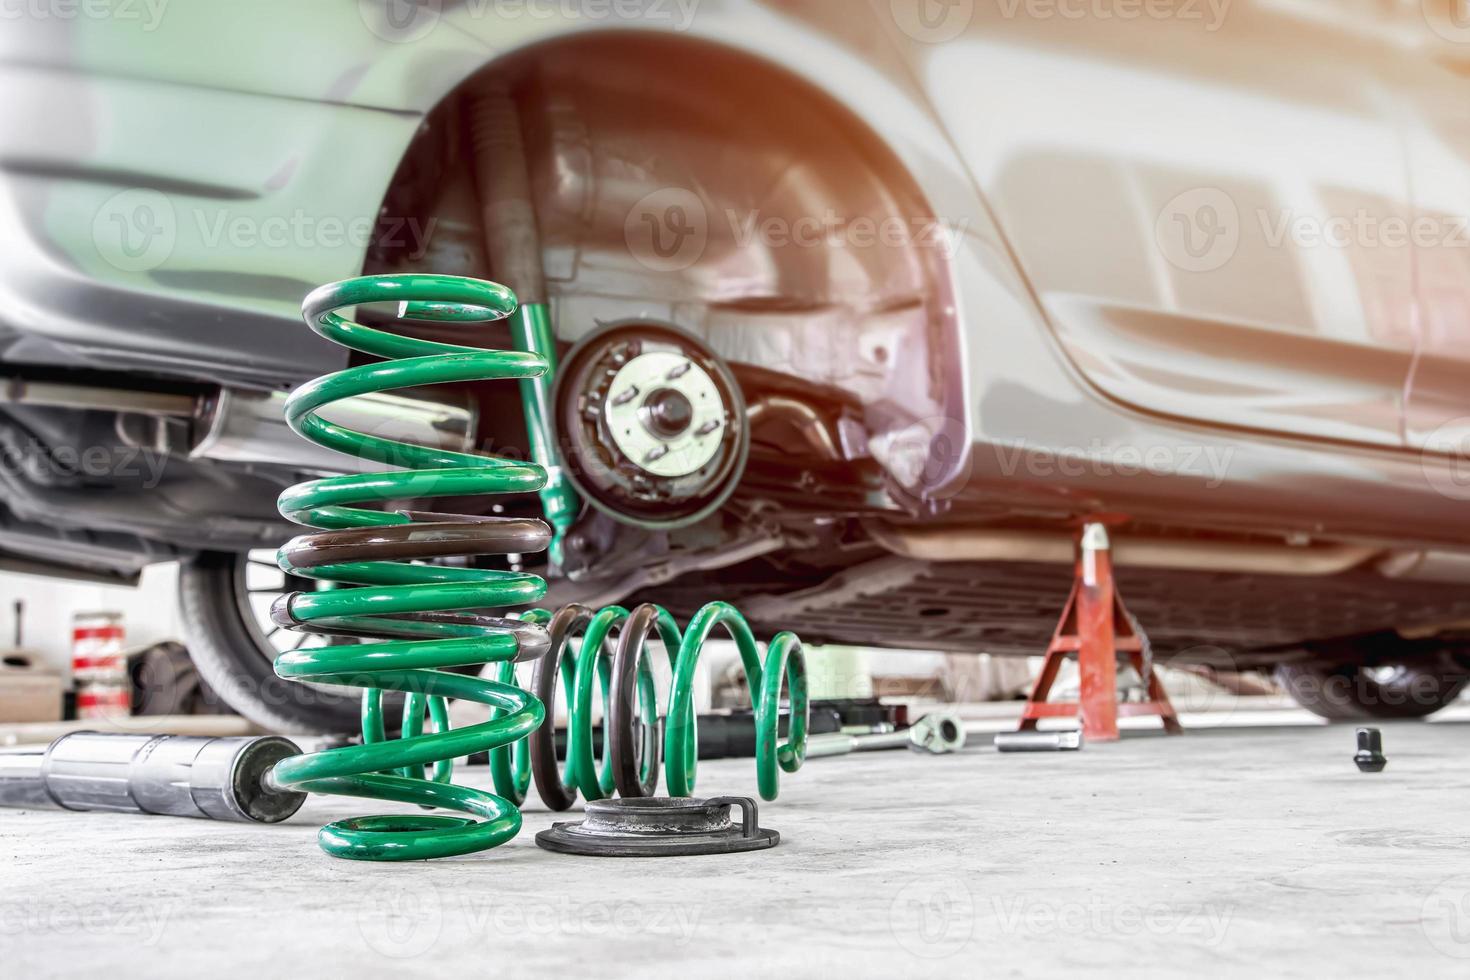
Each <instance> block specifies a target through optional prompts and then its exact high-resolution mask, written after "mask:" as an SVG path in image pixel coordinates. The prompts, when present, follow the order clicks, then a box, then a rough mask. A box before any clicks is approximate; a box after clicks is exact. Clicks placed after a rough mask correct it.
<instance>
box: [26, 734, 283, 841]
mask: <svg viewBox="0 0 1470 980" xmlns="http://www.w3.org/2000/svg"><path fill="white" fill-rule="evenodd" d="M300 753H301V750H300V749H299V748H297V747H296V744H295V743H294V742H292V741H290V740H288V739H284V738H280V737H278V736H275V735H265V736H257V737H251V738H201V737H197V736H192V735H133V734H127V733H121V732H72V733H70V734H67V735H62V736H61V737H60V738H58V739H56V740H55V741H54V742H52V743H51V744H50V745H47V746H44V747H42V746H36V747H35V748H34V749H33V750H27V751H21V752H3V753H0V806H18V807H27V808H29V807H46V808H50V807H59V808H61V809H63V810H110V811H113V812H116V813H161V814H167V815H168V816H173V817H202V818H205V819H209V820H238V821H242V822H246V823H278V822H279V821H282V820H285V819H286V818H287V817H289V816H291V814H293V813H295V812H296V811H297V810H299V809H300V808H301V804H302V802H304V801H305V799H306V794H305V793H299V792H296V791H294V790H290V789H282V788H280V787H278V786H275V785H273V784H272V783H271V781H270V780H269V778H268V775H269V773H270V771H271V767H272V766H274V765H275V764H276V763H277V762H280V761H281V760H282V759H286V758H289V757H291V756H294V755H299V754H300Z"/></svg>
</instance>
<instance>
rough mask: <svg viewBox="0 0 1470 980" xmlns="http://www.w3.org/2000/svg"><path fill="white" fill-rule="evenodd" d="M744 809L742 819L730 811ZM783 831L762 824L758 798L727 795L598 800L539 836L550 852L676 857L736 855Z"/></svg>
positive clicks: (775, 840) (769, 841)
mask: <svg viewBox="0 0 1470 980" xmlns="http://www.w3.org/2000/svg"><path fill="white" fill-rule="evenodd" d="M734 807H738V808H739V809H740V822H739V823H738V824H737V823H734V822H733V821H732V820H731V819H730V810H731V809H732V808H734ZM780 840H781V835H780V834H778V833H776V831H774V830H766V829H763V828H762V827H761V826H760V822H759V811H758V810H757V808H756V802H755V800H752V799H750V798H749V797H745V796H721V797H717V798H714V799H708V800H696V799H691V798H689V797H680V798H668V797H638V798H634V799H624V800H594V801H592V802H591V803H588V804H587V815H586V818H585V819H583V820H579V821H576V822H572V823H559V824H556V825H554V826H553V827H552V828H551V829H550V830H543V831H541V833H539V834H537V835H536V843H537V844H539V845H540V846H541V847H543V848H545V849H546V850H548V851H557V852H559V853H562V854H585V855H591V856H595V857H674V856H679V855H690V854H732V853H735V852H738V851H757V850H761V849H763V848H767V847H775V846H776V844H777V843H779V842H780Z"/></svg>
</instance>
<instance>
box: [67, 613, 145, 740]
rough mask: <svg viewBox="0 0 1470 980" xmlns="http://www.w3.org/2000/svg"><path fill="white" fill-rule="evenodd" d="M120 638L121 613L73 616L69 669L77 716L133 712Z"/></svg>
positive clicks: (124, 714)
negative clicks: (74, 686) (74, 688)
mask: <svg viewBox="0 0 1470 980" xmlns="http://www.w3.org/2000/svg"><path fill="white" fill-rule="evenodd" d="M123 639H124V631H123V617H122V613H116V612H85V613H77V614H76V615H75V616H74V617H73V618H72V629H71V672H72V679H73V680H75V681H76V685H77V717H78V718H114V717H118V716H123V717H126V716H127V715H128V714H130V713H131V712H132V701H133V695H132V685H131V684H130V682H129V680H128V662H127V657H126V656H124V654H123Z"/></svg>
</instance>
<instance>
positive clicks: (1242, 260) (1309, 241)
mask: <svg viewBox="0 0 1470 980" xmlns="http://www.w3.org/2000/svg"><path fill="white" fill-rule="evenodd" d="M57 9H58V10H59V8H57ZM87 9H91V8H87ZM99 9H103V14H102V15H97V14H96V13H95V12H94V14H91V15H89V14H87V13H83V12H80V10H81V8H79V9H78V11H74V12H73V15H72V16H62V15H60V14H59V13H57V11H55V10H53V11H51V12H50V13H47V12H41V13H39V14H38V13H35V12H31V13H27V14H23V15H22V16H20V18H19V19H18V20H15V22H14V23H13V24H12V25H11V26H9V27H7V29H6V30H5V31H4V32H3V34H0V82H3V85H4V89H5V91H6V92H7V98H6V100H5V101H4V104H3V106H0V244H3V249H0V251H3V254H4V255H5V256H6V260H5V263H4V266H3V268H0V344H3V352H4V353H3V359H4V361H5V364H6V368H5V370H6V374H7V375H8V376H10V377H11V378H12V381H11V391H12V397H11V404H9V405H8V406H6V407H5V414H6V417H7V418H8V419H9V420H10V422H9V423H8V425H7V431H8V432H9V436H8V437H7V438H8V439H9V440H10V442H11V443H12V444H16V443H19V444H20V445H21V446H22V448H21V449H14V448H12V451H13V452H17V453H20V455H21V456H22V457H23V459H24V460H26V461H28V462H27V463H26V465H22V466H18V467H7V468H6V471H7V473H6V476H5V484H6V486H5V489H6V505H7V508H8V511H9V513H8V516H7V518H6V526H5V529H4V532H3V536H0V540H3V544H4V546H5V548H6V549H7V551H9V552H10V553H11V554H12V555H13V556H15V558H16V559H17V560H22V559H23V560H24V561H26V562H28V563H30V565H31V566H32V567H39V566H40V565H42V564H51V565H59V566H64V567H69V568H78V569H81V568H85V569H88V570H90V571H91V572H93V573H100V574H127V573H129V572H130V571H132V570H135V569H136V567H138V565H140V564H142V563H145V562H147V561H152V560H162V559H167V558H179V557H182V558H185V559H187V558H189V557H191V556H192V555H195V554H197V553H199V552H201V551H210V552H222V551H225V552H243V551H245V550H247V549H249V548H256V547H265V546H269V545H271V544H274V543H276V542H277V541H279V540H280V539H281V537H282V536H283V535H285V534H288V533H289V527H288V526H286V525H284V523H283V522H281V521H280V519H279V518H278V517H277V516H276V515H275V513H274V509H273V501H274V497H275V495H276V493H277V492H279V490H280V489H281V487H283V486H284V485H286V484H287V483H289V482H292V480H294V479H295V478H296V477H297V475H298V474H299V472H300V471H301V470H302V469H310V468H311V467H310V466H307V465H306V464H304V463H303V464H300V465H293V464H292V463H291V461H289V460H286V459H285V458H284V457H283V456H281V455H279V454H280V453H284V452H286V450H285V449H283V448H281V447H282V446H284V443H283V442H281V441H280V440H281V439H282V438H284V436H283V435H282V432H275V433H270V432H267V431H266V430H267V429H269V423H268V421H267V420H266V415H267V414H268V411H269V409H270V407H271V406H272V405H274V404H276V403H275V402H274V401H272V399H275V398H278V397H279V394H280V393H281V392H284V391H285V390H287V389H289V388H291V387H293V386H295V385H298V384H300V383H301V382H303V381H305V380H307V379H309V378H311V377H314V376H317V375H320V374H323V373H326V372H329V371H332V370H335V369H338V368H340V367H342V366H344V365H345V364H347V363H348V354H347V352H346V351H344V350H341V349H339V348H336V347H333V346H331V345H328V344H327V343H325V342H324V341H322V340H320V339H319V338H318V337H316V336H315V335H313V334H311V333H309V332H308V331H306V330H305V329H304V328H303V326H302V324H301V321H300V318H299V307H300V303H301V299H302V297H303V295H305V294H306V293H307V292H308V291H309V290H310V289H312V288H313V287H315V286H317V285H319V284H321V283H325V282H330V281H335V280H340V279H344V278H347V277H350V276H354V275H357V274H359V273H362V272H364V271H366V272H398V271H409V270H418V271H437V272H446V273H455V274H468V275H481V276H484V277H487V278H493V277H494V270H491V269H488V268H487V262H486V259H485V257H484V252H483V245H482V240H481V236H480V233H479V227H478V226H479V222H480V214H479V208H478V207H477V205H476V202H475V196H474V193H475V191H474V182H473V179H472V176H471V174H470V173H469V171H468V168H467V165H466V164H465V162H464V160H465V157H466V155H467V152H468V151H467V150H466V148H465V140H466V139H467V137H466V135H465V134H466V132H467V130H466V127H465V123H464V122H463V118H462V117H463V114H464V113H465V112H466V111H468V110H467V109H466V101H465V100H466V99H467V98H468V94H467V93H471V92H472V90H474V89H475V87H476V86H477V85H480V84H481V83H482V81H483V80H484V79H486V78H488V77H493V78H496V79H500V80H501V83H502V84H509V85H510V86H511V88H512V89H513V91H514V93H515V99H516V102H517V104H518V105H519V107H520V112H521V116H522V120H523V123H524V128H525V133H526V146H527V149H526V154H527V160H528V166H529V170H530V174H531V178H532V185H533V191H534V200H535V216H536V220H537V222H538V224H539V231H540V236H541V240H542V249H541V253H542V254H541V261H542V263H543V264H544V268H545V274H546V279H547V282H548V292H549V302H550V307H551V310H552V319H553V321H554V323H555V325H556V332H557V337H558V340H559V341H560V342H561V344H562V345H563V347H566V346H569V345H574V344H576V343H577V342H578V341H580V340H582V339H583V338H584V337H586V336H588V335H591V334H593V333H595V332H596V330H597V329H598V328H599V326H600V325H601V324H606V323H608V322H620V323H627V322H632V323H638V322H648V323H656V324H664V325H669V326H672V327H676V328H678V329H680V330H683V331H687V332H688V333H690V334H692V335H695V336H697V337H698V338H700V340H701V341H702V342H703V343H705V344H707V345H708V347H709V348H710V349H712V350H713V351H714V352H716V353H717V354H718V355H719V356H720V357H722V358H723V359H725V360H726V361H728V362H729V363H730V364H731V365H733V367H734V370H735V373H736V374H737V375H738V376H739V378H740V382H741V385H742V387H743V388H744V389H745V399H746V401H747V402H749V403H750V404H751V405H752V406H754V405H757V404H760V405H762V406H764V408H765V409H766V412H767V414H766V421H765V422H756V423H755V424H754V427H755V439H754V444H753V448H752V453H751V459H750V464H749V467H748V469H747V471H746V475H745V479H744V480H743V481H742V483H741V485H740V486H739V488H737V489H736V491H735V493H734V496H733V497H732V498H730V502H729V503H728V504H727V506H726V507H725V508H724V509H723V512H722V513H721V514H719V515H716V516H715V517H713V518H710V519H709V520H706V521H704V522H702V523H701V524H699V525H696V526H694V527H686V528H682V529H674V530H666V529H649V528H646V527H628V526H626V525H624V526H618V527H607V526H604V527H602V531H601V532H600V537H599V535H598V534H592V535H591V537H593V538H597V539H598V540H597V541H594V542H593V543H591V544H587V545H586V547H587V549H588V551H587V554H585V555H584V556H583V561H582V564H581V566H580V568H579V569H578V573H577V574H576V575H573V576H569V579H568V581H566V582H565V583H562V584H561V586H555V585H554V591H556V589H557V588H558V587H564V588H563V593H564V594H565V595H566V596H568V597H580V598H587V597H596V598H598V599H613V598H622V597H624V596H627V595H629V594H631V595H632V596H633V597H634V598H639V597H644V598H654V599H658V600H660V601H664V602H667V603H670V604H672V605H675V606H679V607H688V606H690V605H692V604H697V602H698V601H701V600H698V598H697V597H698V596H708V595H709V594H710V593H712V592H713V593H716V594H720V595H722V596H726V595H727V596H731V597H734V598H738V599H742V600H744V601H745V602H746V603H747V605H748V606H749V609H750V611H751V615H752V616H753V618H754V619H755V620H757V621H758V622H759V623H761V624H762V625H769V626H773V627H779V626H793V627H795V628H797V629H798V630H800V631H802V632H803V633H804V634H806V635H808V636H810V637H811V639H813V640H818V641H821V640H844V641H864V642H872V643H876V644H880V645H890V646H903V647H918V648H938V649H952V650H967V651H975V652H979V651H982V650H989V651H991V652H999V653H1019V652H1027V651H1031V650H1039V649H1041V648H1042V647H1044V641H1045V636H1046V635H1047V633H1049V631H1050V628H1051V626H1052V620H1053V618H1054V616H1055V614H1056V612H1057V611H1058V610H1059V609H1060V606H1061V603H1062V600H1063V599H1064V598H1065V595H1066V589H1067V585H1068V582H1069V580H1070V573H1071V559H1072V544H1071V541H1072V538H1073V536H1074V535H1075V533H1076V529H1077V527H1078V526H1079V522H1081V521H1082V520H1085V519H1104V520H1106V521H1107V522H1108V523H1109V524H1110V525H1111V526H1112V527H1113V533H1114V539H1115V541H1116V543H1117V557H1118V561H1119V564H1120V576H1121V581H1122V583H1123V587H1124V589H1125V593H1128V594H1131V595H1134V596H1135V600H1134V603H1133V604H1134V611H1135V613H1137V614H1138V616H1139V619H1140V620H1141V621H1142V622H1143V623H1144V624H1145V625H1146V626H1147V627H1148V628H1149V629H1150V631H1151V634H1152V635H1153V638H1154V646H1155V649H1156V651H1157V653H1158V654H1159V655H1160V656H1162V657H1172V658H1178V659H1180V660H1182V661H1193V662H1197V663H1203V664H1212V665H1214V666H1217V667H1222V666H1250V665H1262V664H1265V665H1269V664H1273V663H1278V662H1290V661H1293V660H1298V661H1302V662H1307V661H1314V660H1315V661H1320V660H1323V659H1324V658H1326V660H1327V661H1330V662H1331V663H1334V664H1340V663H1346V662H1350V661H1351V662H1354V663H1371V662H1374V661H1376V660H1378V659H1382V658H1383V657H1384V656H1390V655H1389V654H1385V653H1384V650H1385V647H1384V646H1383V645H1382V644H1381V643H1375V644H1374V645H1371V646H1364V645H1363V644H1362V643H1360V642H1358V641H1359V640H1361V639H1362V638H1364V637H1378V638H1382V637H1384V636H1393V637H1396V638H1397V639H1398V640H1405V638H1406V637H1407V638H1409V639H1410V640H1412V641H1413V643H1418V644H1420V646H1415V647H1414V651H1415V652H1414V656H1419V655H1420V654H1421V653H1422V654H1423V655H1424V656H1432V657H1436V658H1442V657H1443V656H1445V651H1446V650H1451V651H1456V653H1455V655H1456V656H1457V655H1458V653H1457V651H1458V643H1459V640H1458V637H1459V635H1460V634H1458V633H1456V632H1455V631H1456V629H1458V628H1459V627H1460V624H1463V623H1464V622H1466V621H1467V620H1470V597H1466V596H1465V593H1464V584H1465V582H1466V581H1467V580H1470V560H1467V557H1466V556H1467V553H1470V523H1467V522H1466V521H1465V520H1464V515H1465V513H1466V511H1465V506H1466V500H1467V498H1470V478H1467V475H1466V473H1467V471H1466V469H1465V452H1464V447H1465V441H1466V437H1467V436H1470V383H1467V382H1470V286H1467V283H1470V275H1467V274H1470V247H1465V246H1470V236H1467V235H1466V229H1465V221H1466V215H1467V214H1470V130H1466V128H1465V127H1464V125H1463V99H1464V95H1465V94H1466V82H1465V80H1464V74H1463V69H1464V67H1465V66H1466V65H1467V64H1470V43H1466V41H1467V38H1466V34H1467V31H1466V30H1465V29H1463V27H1462V25H1460V23H1459V21H1457V20H1455V19H1454V16H1453V14H1454V8H1453V2H1452V0H1443V2H1441V0H1425V2H1424V3H1423V4H1412V3H1411V4H1399V5H1393V4H1381V3H1377V2H1370V0H1352V2H1349V3H1346V4H1332V5H1328V4H1326V3H1314V2H1311V0H1308V2H1293V3H1288V2H1285V0H1234V2H1225V0H1219V2H1215V3H1209V2H1205V0H1177V2H1175V0H1170V2H1157V3H1150V4H1133V3H1127V2H1121V0H1119V2H1111V3H1110V2H1107V0H1094V2H1090V3H1085V4H1084V3H1074V2H1069V0H1055V2H1051V0H1015V2H1005V0H997V2H994V3H990V2H971V0H954V2H948V3H939V2H935V0H892V2H889V0H870V2H865V3H835V2H831V3H827V2H820V0H685V2H676V0H638V2H629V3H611V2H609V3H596V2H591V0H589V2H586V3H580V4H579V3H566V2H560V3H553V2H549V0H547V2H539V3H538V2H537V0H524V2H518V3H508V2H501V3H495V2H488V0H485V2H470V0H466V2H450V0H445V2H443V3H439V2H425V3H405V2H403V0H361V2H351V3H349V2H343V3H337V4H330V5H328V4H310V5H308V4H300V3H296V2H293V0H261V2H258V3H254V4H250V5H248V6H240V5H222V4H213V3H208V2H205V0H172V2H169V3H167V4H163V3H161V2H160V3H159V4H157V5H156V6H155V5H149V4H146V3H143V2H141V0H140V2H138V3H136V4H127V3H118V4H113V5H111V6H108V5H103V8H99ZM83 383H84V385H85V388H86V390H85V391H84V392H82V393H81V394H78V393H77V392H76V391H69V392H68V393H67V394H66V395H65V396H64V397H62V396H57V395H56V394H55V392H54V391H52V393H51V395H50V396H49V400H48V397H47V396H46V395H45V392H46V391H48V390H49V389H47V388H46V387H45V386H46V385H48V384H50V385H56V384H61V385H63V386H66V385H71V386H76V385H79V384H83ZM507 387H508V386H502V390H501V391H500V392H498V393H492V392H491V391H490V390H489V389H477V390H475V391H473V392H470V393H469V394H468V395H467V397H468V399H469V401H470V403H471V408H472V409H473V410H474V411H475V412H476V413H477V417H478V419H479V422H478V424H477V426H476V428H475V437H476V439H477V440H478V443H479V448H481V449H482V450H485V451H491V452H501V451H512V452H513V451H515V450H516V447H524V445H525V442H524V432H523V426H522V422H521V419H520V416H519V412H518V402H517V401H516V395H515V393H514V392H513V391H505V390H504V389H505V388H507ZM99 391H100V392H103V393H104V394H103V395H101V396H99V395H98V394H97V393H98V392H99ZM35 392H42V394H41V395H39V396H38V395H36V394H35ZM107 392H111V393H113V394H115V395H117V397H118V398H119V399H124V395H126V400H120V401H118V402H117V403H116V404H115V405H114V406H113V409H114V410H112V411H109V410H108V405H107V404H106V402H107V398H106V395H105V393H107ZM221 392H224V393H225V394H224V395H222V394H221ZM140 393H141V394H140ZM145 396H146V397H145ZM225 397H229V398H233V399H235V403H236V404H242V403H250V404H251V405H252V406H253V408H251V409H250V410H249V411H248V412H245V413H244V414H243V415H241V417H240V418H236V417H234V416H231V417H230V418H229V419H227V420H226V422H227V423H228V424H227V425H226V422H220V417H221V416H220V414H219V413H220V412H221V411H222V410H220V409H219V408H218V403H219V402H220V400H221V399H223V398H225ZM68 398H69V399H70V401H67V399H68ZM159 398H164V399H167V398H173V399H175V401H173V402H168V404H169V405H172V406H174V409H177V406H179V405H181V404H183V402H182V401H180V400H179V399H192V400H193V404H195V405H204V406H206V407H205V408H203V409H199V410H196V411H192V412H191V411H185V410H182V409H178V410H160V409H159V408H158V402H157V399H159ZM139 399H142V400H141V401H139ZM149 399H153V401H150V400H149ZM242 400H243V401H242ZM58 401H59V402H60V404H58V403H57V402H58ZM210 412H214V413H215V414H214V415H210V414H209V413H210ZM201 413H203V414H201ZM140 420H141V421H140ZM215 423H219V425H224V426H225V427H226V428H227V429H228V430H229V431H228V433H227V436H229V438H226V439H224V441H225V442H226V443H228V444H229V445H228V448H227V449H224V450H221V449H219V447H218V445H217V444H216V445H215V447H214V448H213V449H211V448H210V444H209V441H208V440H207V439H205V438H204V436H203V434H202V433H201V431H200V428H201V427H203V428H205V429H209V428H211V426H214V425H215ZM282 431H283V430H282ZM242 433H243V434H242ZM285 435H286V436H289V434H285ZM27 440H30V442H29V443H28V442H27ZM252 440H254V443H253V445H254V449H253V450H252V449H251V448H249V446H248V445H247V444H251V443H252ZM68 444H71V445H88V446H90V447H97V446H103V447H106V450H107V452H108V453H110V454H111V455H108V456H107V457H106V461H107V462H106V466H105V467H104V468H103V469H104V471H103V472H99V473H88V472H86V471H85V468H84V467H83V468H82V469H81V471H79V470H78V467H76V466H72V467H69V468H68V467H58V465H57V464H56V460H55V456H56V453H55V448H56V447H57V446H64V445H68ZM26 445H30V446H32V447H33V448H32V449H30V450H26V449H24V448H23V447H24V446H26ZM37 445H39V446H40V447H41V448H40V449H35V448H34V447H35V446H37ZM201 445H202V446H203V447H204V448H201ZM261 447H266V448H264V449H263V450H262V448H261ZM793 447H795V448H793ZM129 449H131V450H134V451H138V452H150V453H153V454H154V455H153V456H150V457H148V458H149V459H154V458H156V459H158V460H161V461H162V462H163V463H165V464H166V465H165V466H163V468H162V474H161V475H160V476H159V477H157V478H156V479H149V478H148V477H147V475H146V473H147V472H148V471H146V470H145V471H143V472H141V473H140V474H139V475H137V476H133V475H124V474H122V473H121V472H119V471H120V470H121V468H122V466H121V463H120V462H119V454H122V453H125V452H126V451H127V450H129ZM521 451H524V450H523V448H522V450H521ZM38 457H39V458H40V462H39V463H38V462H37V458H38ZM100 458H101V457H99V459H100ZM603 516H606V515H603ZM613 523H614V524H616V523H617V522H616V521H613ZM606 524H607V522H606V521H604V522H603V525H606ZM593 530H596V528H594V529H593ZM584 537H586V536H584ZM558 594H561V593H558ZM1346 641H1352V642H1350V643H1347V645H1346V646H1344V642H1346ZM1405 642H1408V641H1407V640H1406V641H1405ZM1411 645H1412V644H1411ZM1393 649H1394V650H1395V651H1398V653H1397V654H1393V656H1397V655H1400V654H1402V651H1403V650H1404V649H1406V648H1405V647H1404V646H1403V644H1398V645H1396V646H1394V647H1393ZM1304 651H1305V652H1304ZM1435 662H1436V663H1439V662H1440V661H1439V660H1436V661H1435ZM1456 690H1458V688H1456Z"/></svg>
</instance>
